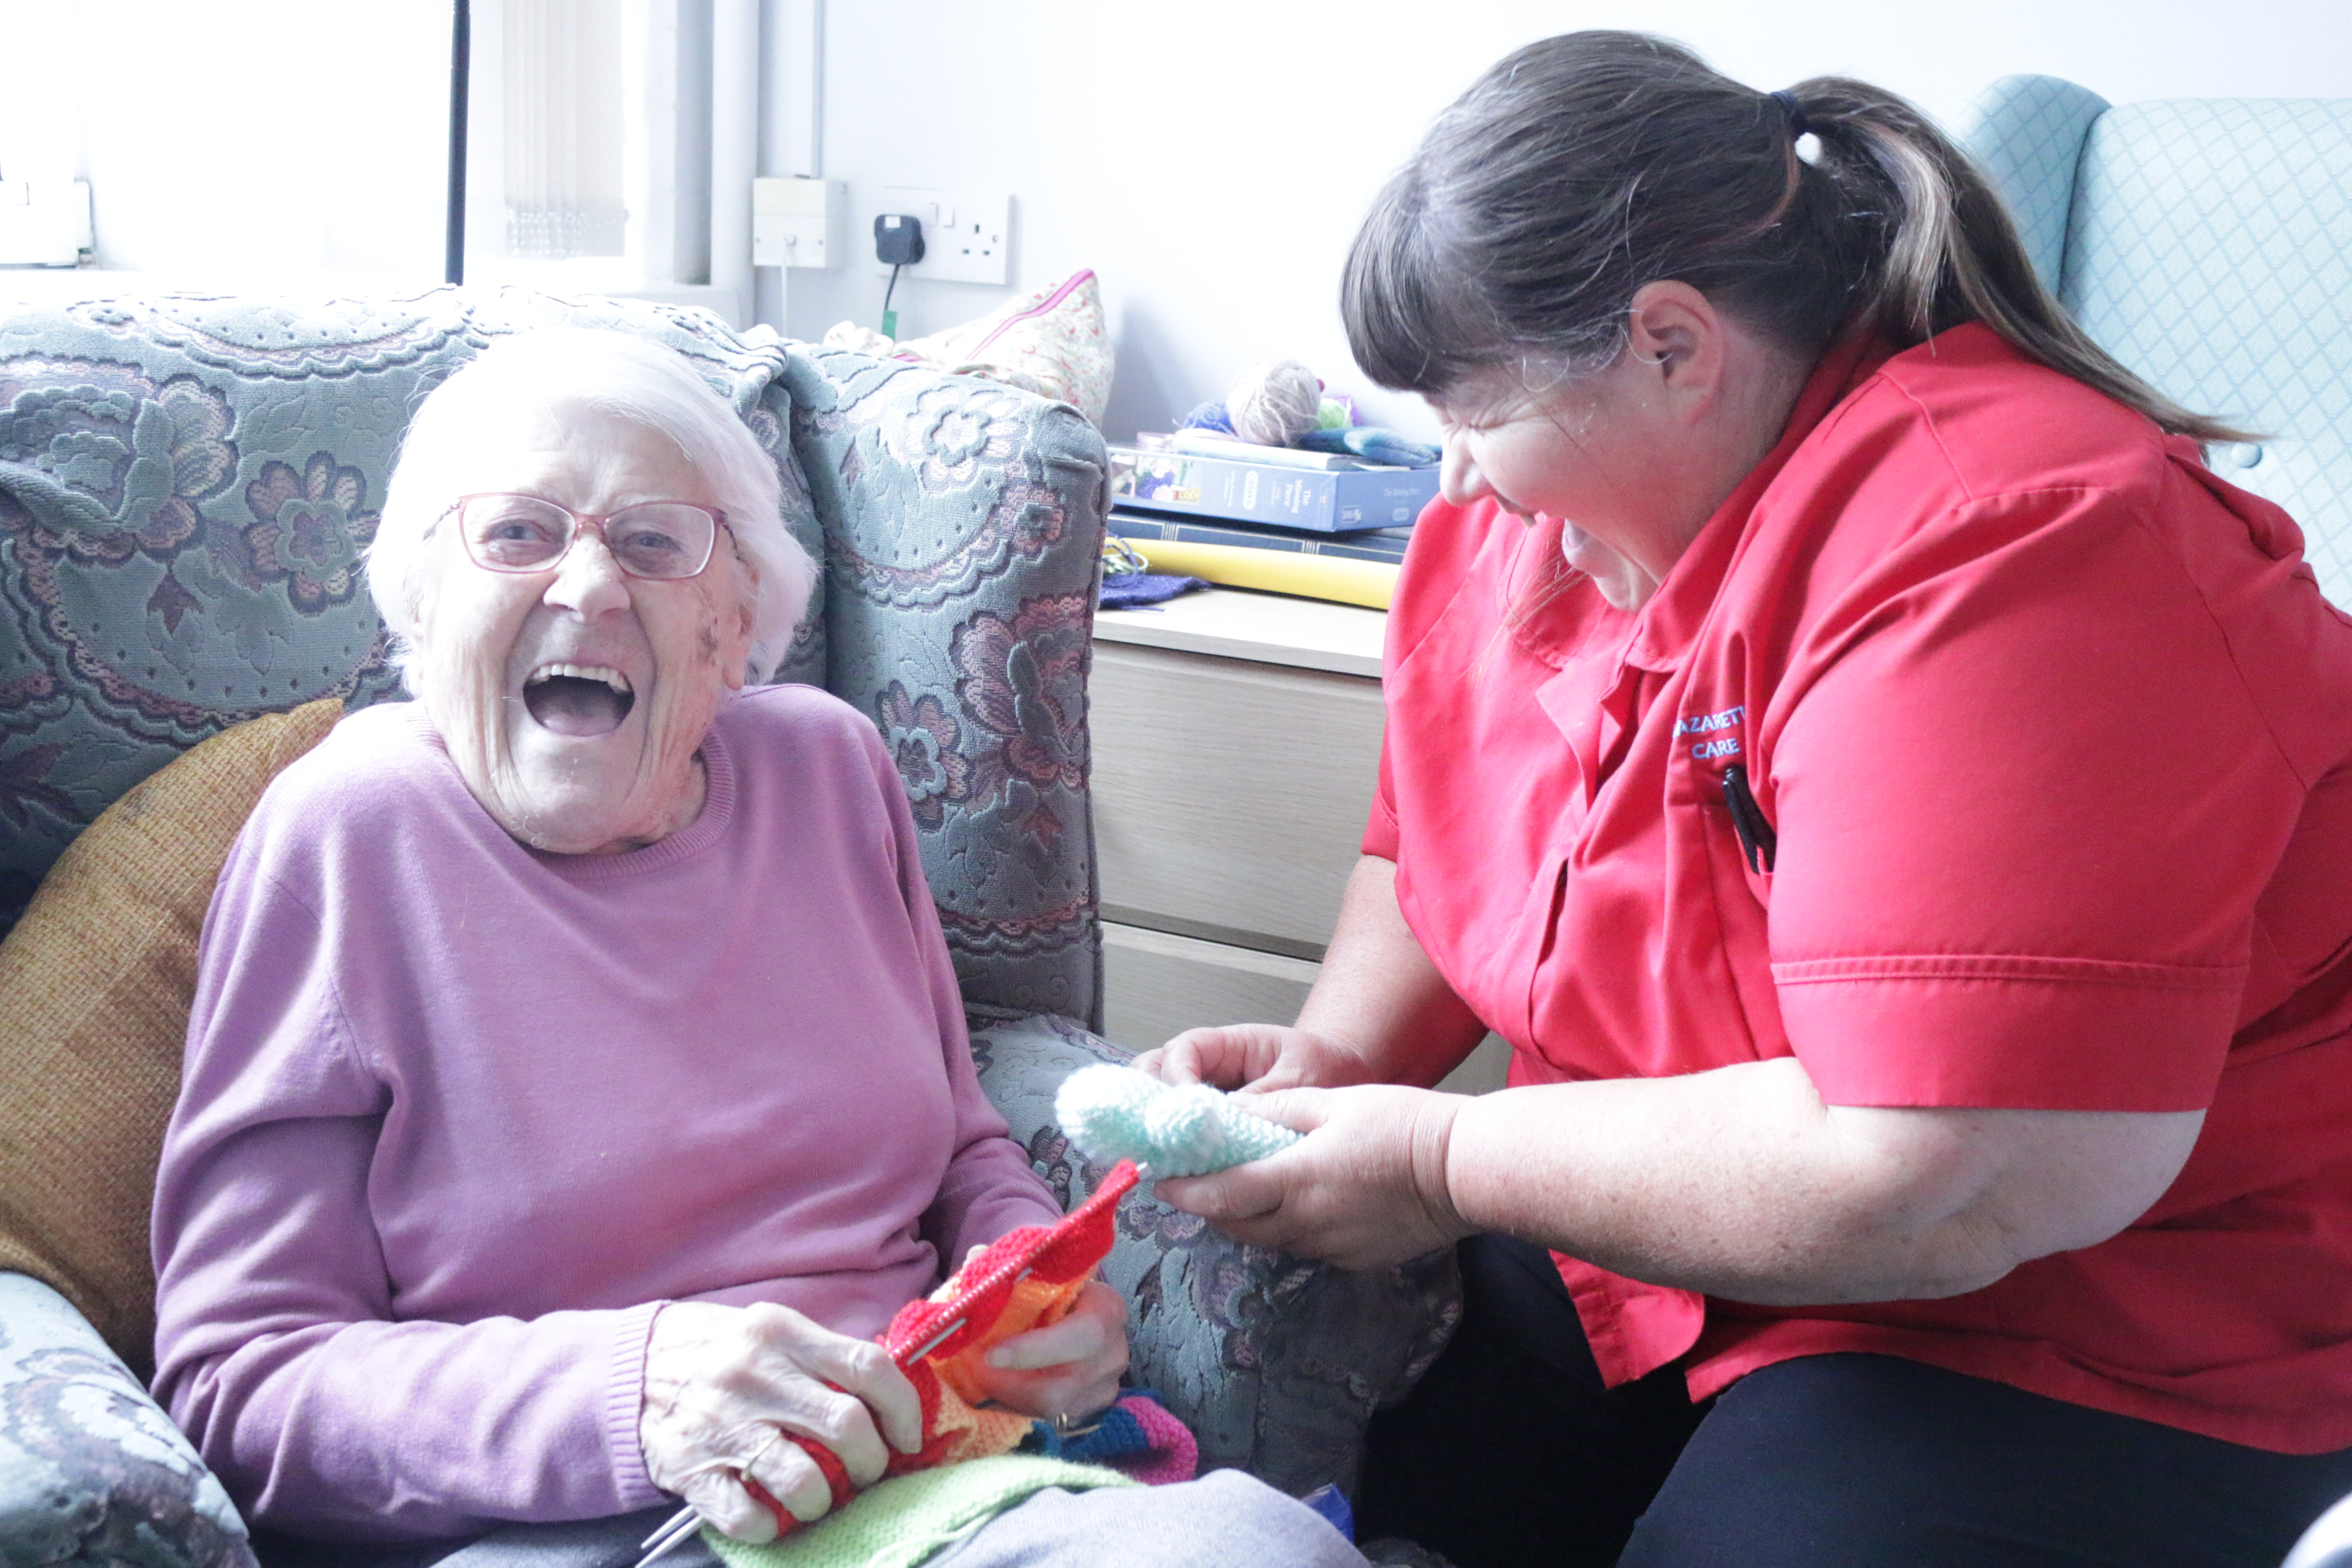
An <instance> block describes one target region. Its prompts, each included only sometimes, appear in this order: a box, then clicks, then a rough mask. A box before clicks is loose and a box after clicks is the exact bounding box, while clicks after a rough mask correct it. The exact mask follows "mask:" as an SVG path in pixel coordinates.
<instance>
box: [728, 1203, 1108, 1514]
mask: <svg viewBox="0 0 2352 1568" xmlns="http://www.w3.org/2000/svg"><path fill="white" fill-rule="evenodd" d="M1135 1183H1136V1170H1135V1164H1134V1163H1133V1162H1132V1161H1129V1160H1121V1161H1120V1162H1119V1163H1118V1164H1116V1165H1113V1166H1112V1167H1111V1169H1110V1173H1109V1174H1108V1175H1107V1176H1105V1177H1104V1178H1103V1180H1102V1184H1101V1185H1100V1186H1097V1188H1095V1190H1094V1192H1093V1194H1091V1195H1089V1196H1088V1197H1087V1201H1086V1202H1084V1203H1082V1204H1080V1205H1078V1206H1077V1207H1076V1208H1074V1209H1072V1210H1071V1211H1070V1212H1069V1213H1068V1214H1067V1215H1064V1216H1063V1217H1062V1220H1061V1222H1060V1223H1059V1224H1057V1225H1053V1226H1042V1225H1030V1226H1022V1227H1021V1228H1020V1229H1018V1230H1013V1231H1008V1232H1006V1233H1005V1234H1004V1235H1003V1236H1001V1237H998V1238H997V1239H996V1240H995V1241H994V1242H993V1243H992V1244H991V1245H990V1247H989V1248H988V1249H987V1250H986V1251H985V1252H982V1254H981V1255H980V1256H979V1257H977V1258H973V1259H972V1260H971V1262H970V1263H968V1264H966V1265H964V1267H963V1268H959V1269H958V1270H956V1272H955V1275H954V1277H953V1278H951V1279H949V1281H948V1282H947V1284H946V1285H945V1286H944V1287H942V1288H941V1289H940V1290H939V1291H937V1292H935V1293H934V1294H933V1295H932V1296H929V1297H927V1298H925V1299H923V1300H919V1301H909V1302H908V1303H907V1304H906V1305H905V1306H903V1307H901V1308H899V1309H898V1316H896V1317H894V1318H892V1319H891V1320H890V1326H889V1328H887V1330H885V1331H883V1333H882V1336H881V1344H882V1348H883V1349H885V1350H887V1351H888V1352H890V1359H891V1360H892V1361H895V1362H897V1363H898V1368H899V1370H900V1371H902V1372H904V1373H906V1374H907V1376H908V1380H909V1381H910V1382H912V1383H913V1384H914V1385H915V1394H916V1395H917V1397H918V1398H919V1399H920V1400H921V1401H922V1409H923V1447H922V1448H921V1450H920V1451H919V1452H917V1453H912V1454H901V1453H898V1451H896V1450H895V1449H894V1450H892V1452H891V1454H890V1463H889V1467H888V1468H887V1469H886V1470H885V1471H884V1472H883V1473H884V1474H885V1475H887V1476H902V1475H905V1474H907V1473H908V1471H910V1470H927V1469H929V1468H932V1467H934V1466H936V1465H938V1464H940V1463H941V1462H942V1461H944V1460H945V1459H947V1458H949V1457H950V1452H949V1451H950V1449H951V1448H952V1447H955V1445H956V1443H957V1441H958V1440H959V1439H960V1438H961V1437H964V1436H967V1435H968V1434H967V1432H965V1431H963V1430H960V1429H953V1430H951V1429H949V1428H948V1427H946V1426H943V1425H942V1423H941V1415H942V1410H943V1406H944V1405H946V1402H947V1400H948V1399H949V1398H950V1397H953V1398H955V1400H956V1408H957V1409H959V1410H963V1409H965V1408H966V1407H965V1406H964V1405H963V1401H962V1397H961V1391H960V1390H955V1389H953V1388H952V1386H951V1385H952V1384H956V1383H960V1382H962V1381H964V1379H963V1378H961V1377H959V1376H957V1375H956V1374H958V1373H965V1372H966V1371H967V1368H968V1366H969V1364H970V1363H971V1362H973V1361H976V1360H977V1358H979V1357H980V1356H982V1355H985V1354H986V1353H987V1352H988V1351H989V1349H990V1347H991V1346H992V1345H994V1344H996V1343H997V1342H999V1341H1000V1340H1004V1339H1009V1338H1011V1337H1012V1336H1013V1335H1014V1334H1018V1333H1025V1332H1027V1331H1029V1330H1031V1329H1034V1328H1043V1327H1045V1325H1047V1324H1049V1323H1054V1322H1058V1321H1060V1320H1061V1318H1062V1315H1063V1314H1064V1313H1065V1312H1066V1311H1068V1310H1069V1308H1070V1303H1071V1302H1072V1301H1073V1300H1076V1298H1077V1294H1078V1291H1079V1290H1080V1289H1082V1288H1083V1287H1084V1286H1085V1284H1086V1282H1087V1279H1091V1278H1092V1277H1093V1274H1094V1269H1095V1265H1096V1264H1097V1263H1100V1262H1101V1261H1102V1260H1103V1259H1104V1258H1107V1257H1108V1256H1109V1254H1110V1246H1111V1241H1112V1239H1113V1237H1114V1236H1115V1235H1116V1231H1115V1229H1114V1226H1113V1221H1114V1220H1115V1218H1116V1216H1117V1215H1118V1201H1119V1199H1121V1198H1123V1197H1125V1196H1126V1195H1127V1194H1128V1193H1129V1191H1130V1190H1131V1189H1132V1188H1133V1187H1134V1185H1135ZM1032 1282H1034V1285H1036V1286H1040V1287H1045V1289H1027V1288H1025V1287H1029V1286H1031V1284H1032ZM1008 1308H1010V1309H1012V1310H1010V1311H1009V1312H1008V1310H1007V1309H1008ZM959 1363H962V1364H959ZM942 1369H944V1371H945V1372H946V1373H947V1376H946V1377H944V1378H943V1377H942V1375H941V1372H942ZM785 1437H786V1439H787V1440H788V1441H790V1442H793V1443H797V1444H799V1445H800V1446H801V1448H802V1450H803V1452H805V1453H806V1454H807V1455H808V1457H809V1458H812V1459H814V1460H815V1461H816V1466H817V1468H818V1469H820V1470H822V1471H823V1472H824V1479H825V1480H826V1482H827V1483H828V1484H830V1485H831V1487H832V1488H833V1506H834V1507H835V1508H839V1507H841V1506H842V1504H844V1503H845V1502H847V1501H848V1500H850V1499H851V1498H853V1497H855V1496H856V1495H857V1489H856V1488H855V1487H853V1486H852V1485H850V1481H849V1471H848V1470H847V1469H846V1468H844V1466H843V1465H842V1462H841V1459H840V1458H839V1457H838V1456H837V1455H835V1453H834V1451H833V1450H832V1449H830V1448H828V1447H825V1446H824V1444H822V1443H819V1442H817V1441H816V1440H814V1438H809V1437H797V1436H793V1435H792V1434H790V1433H786V1434H785ZM743 1485H744V1488H745V1489H747V1490H748V1491H750V1493H751V1496H752V1498H753V1499H754V1500H756V1501H758V1502H759V1504H760V1505H761V1507H762V1508H764V1509H766V1510H768V1511H769V1512H770V1513H772V1514H773V1515H774V1516H775V1520H776V1533H777V1534H778V1535H782V1534H784V1533H785V1532H786V1531H792V1530H794V1529H797V1528H798V1527H799V1525H800V1521H799V1520H798V1519H796V1518H794V1517H793V1513H792V1511H791V1510H789V1509H787V1508H785V1507H784V1505H783V1504H782V1503H781V1502H778V1501H777V1500H775V1499H774V1498H773V1497H772V1496H770V1495H769V1493H768V1490H767V1489H766V1488H764V1487H762V1486H761V1485H760V1484H759V1482H757V1481H755V1480H753V1479H751V1478H750V1477H749V1476H746V1477H744V1478H743Z"/></svg>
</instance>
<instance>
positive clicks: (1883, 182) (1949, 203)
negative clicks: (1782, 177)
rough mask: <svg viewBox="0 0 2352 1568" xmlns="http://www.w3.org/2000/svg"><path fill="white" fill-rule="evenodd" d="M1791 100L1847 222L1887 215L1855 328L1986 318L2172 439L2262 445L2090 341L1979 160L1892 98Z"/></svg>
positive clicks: (1862, 87)
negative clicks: (2049, 283)
mask: <svg viewBox="0 0 2352 1568" xmlns="http://www.w3.org/2000/svg"><path fill="white" fill-rule="evenodd" d="M1774 96H1776V97H1781V96H1785V97H1786V98H1787V99H1788V100H1790V101H1791V102H1792V104H1793V106H1794V111H1795V113H1797V114H1799V115H1801V117H1802V124H1803V128H1804V129H1805V130H1806V131H1808V132H1811V134H1812V135H1813V136H1814V137H1815V138H1816V139H1817V140H1818V141H1819V142H1820V143H1821V146H1822V152H1821V154H1820V157H1819V159H1818V160H1817V161H1818V163H1820V164H1821V165H1822V168H1823V169H1824V171H1825V172H1826V173H1827V174H1829V175H1830V180H1829V181H1828V182H1827V183H1828V184H1831V185H1832V186H1833V187H1834V188H1835V189H1836V190H1837V191H1838V193H1839V195H1841V196H1842V197H1843V205H1845V207H1846V212H1847V221H1848V222H1849V223H1864V222H1868V221H1869V219H1868V218H1867V217H1866V216H1865V215H1870V214H1874V213H1882V212H1883V213H1885V214H1886V215H1887V216H1886V218H1885V219H1884V220H1880V221H1879V222H1878V223H1877V224H1875V225H1874V226H1877V227H1879V228H1880V231H1881V237H1880V239H1879V242H1878V245H1877V247H1876V248H1877V249H1878V252H1879V260H1878V262H1877V265H1876V266H1875V267H1874V268H1873V269H1872V271H1871V273H1870V274H1869V275H1868V276H1867V277H1866V278H1865V279H1864V282H1863V284H1862V288H1861V296H1860V298H1859V299H1857V300H1856V301H1855V309H1854V311H1853V323H1854V324H1855V325H1865V326H1868V327H1869V328H1871V329H1873V330H1874V331H1876V332H1877V333H1878V334H1879V335H1880V336H1882V337H1884V338H1885V339H1887V340H1888V341H1889V342H1894V343H1896V344H1898V345H1902V346H1906V347H1907V346H1909V345H1911V344H1914V343H1918V342H1925V341H1926V340H1927V339H1928V338H1930V337H1933V336H1934V335H1935V334H1936V333H1937V332H1940V331H1944V330H1945V329H1946V328H1948V327H1953V326H1958V324H1959V323H1961V322H1963V321H1982V322H1983V323H1984V324H1985V325H1986V326H1988V327H1990V328H1991V329H1992V330H1993V331H1996V332H1998V333H2000V335H2001V336H2002V337H2003V338H2005V339H2007V340H2008V341H2009V342H2011V344H2013V345H2015V347H2016V348H2017V349H2018V350H2020V351H2021V353H2024V354H2025V355H2026V356H2027V357H2028V358H2030V359H2032V360H2035V361H2037V362H2039V363H2042V364H2045V365H2047V366H2049V367H2050V368H2051V369H2052V370H2054V371H2057V372H2059V373H2060V374H2064V375H2069V376H2072V377H2074V379H2075V380H2076V381H2079V382H2082V383H2083V384H2085V385H2087V386H2091V387H2095V388H2096V389H2097V390H2099V391H2101V392H2104V393H2105V394H2106V395H2108V396H2109V397H2112V398H2114V399H2115V400H2116V402H2118V403H2121V404H2123V405H2126V406H2127V407H2131V408H2136V409H2137V410H2138V411H2139V412H2140V413H2142V414H2145V415H2147V416H2148V417H2149V418H2150V419H2152V420H2154V421H2155V422H2156V423H2157V424H2158V426H2161V427H2162V428H2164V429H2165V430H2167V431H2168V432H2170V433H2172V434H2174V435H2180V436H2190V437H2195V438H2196V439H2198V440H2200V441H2216V442H2218V441H2245V440H2251V439H2253V437H2250V436H2248V435H2246V434H2244V433H2243V432H2241V431H2238V430H2235V429H2232V428H2231V427H2230V426H2226V425H2223V424H2222V423H2221V422H2220V421H2219V420H2216V419H2212V418H2209V417H2207V416H2204V415H2201V414H2196V413H2192V412H2191V411H2189V409H2187V408H2184V407H2182V406H2181V405H2179V404H2178V403H2175V402H2174V401H2173V400H2172V399H2170V398H2168V397H2167V396H2165V395H2164V394H2162V393H2160V392H2158V391H2157V390H2156V389H2155V388H2154V387H2152V386H2150V385H2148V384H2147V383H2146V382H2145V381H2142V380H2141V379H2140V378H2139V377H2138V376H2137V375H2135V374H2132V373H2131V372H2130V371H2128V370H2126V369H2125V368H2124V366H2123V365H2122V364H2121V363H2117V361H2116V359H2115V357H2114V356H2113V355H2111V354H2109V353H2107V352H2106V350H2105V349H2103V348H2101V347H2100V346H2099V345H2098V344H2097V343H2095V342H2093V341H2092V340H2091V337H2090V335H2089V334H2088V333H2086V332H2084V331H2083V329H2082V328H2081V327H2079V326H2077V325H2076V324H2075V322H2074V318H2073V317H2072V316H2070V315H2068V314H2067V313H2066V309H2065V307H2064V306H2063V305H2061V304H2060V303H2059V302H2058V300H2057V298H2056V296H2054V295H2053V294H2052V293H2051V292H2050V290H2049V289H2048V288H2047V287H2046V286H2045V285H2044V284H2043V283H2042V279H2041V276H2040V274H2038V273H2036V272H2035V271H2034V270H2033V264H2032V261H2031V260H2030V259H2029V258H2027V256H2026V253H2025V246H2024V242H2023V241H2022V240H2021V239H2020V238H2019V237H2018V233H2017V225H2016V223H2015V221H2014V220H2013V219H2011V216H2010V214H2009V209H2008V207H2007V206H2006V205H2004V204H2003V203H2002V201H2001V199H2000V194H1999V193H1998V192H1996V191H1995V190H1994V189H1993V187H1992V184H1991V182H1990V181H1989V180H1987V179H1986V178H1985V176H1984V174H1983V172H1982V171H1981V170H1979V168H1978V167H1977V166H1976V163H1975V162H1974V160H1972V159H1970V158H1969V155H1968V154H1967V153H1965V152H1963V151H1962V150H1961V149H1960V148H1959V146H1958V144H1957V143H1955V142H1952V140H1951V139H1950V138H1949V137H1947V136H1946V135H1945V134H1944V133H1943V132H1941V131H1939V130H1937V128H1936V126H1935V124H1934V123H1933V122H1932V121H1929V120H1928V119H1927V117H1926V116H1925V115H1922V114H1921V113H1920V112H1919V111H1918V110H1916V109H1914V108H1913V107H1911V105H1910V104H1908V103H1906V102H1905V101H1904V100H1902V99H1900V98H1897V97H1895V95H1894V94H1893V93H1890V92H1886V91H1884V90H1882V89H1878V88H1874V87H1872V86H1871V85H1870V84H1869V83H1867V82H1860V81H1855V80H1853V79H1850V78H1845V77H1816V78H1815V79H1812V80H1811V81H1807V82H1803V83H1801V84H1799V85H1798V86H1797V87H1795V88H1794V89H1790V91H1789V92H1788V93H1787V94H1786V95H1780V94H1775V95H1774Z"/></svg>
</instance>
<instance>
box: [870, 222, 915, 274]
mask: <svg viewBox="0 0 2352 1568" xmlns="http://www.w3.org/2000/svg"><path fill="white" fill-rule="evenodd" d="M922 258H923V220H922V219H921V218H919V217H914V216H909V215H908V214H906V213H883V214H881V215H880V216H877V218H875V220H874V259H875V260H877V261H879V262H882V263H884V264H885V265H887V266H890V267H912V266H914V265H915V264H916V263H917V262H919V261H920V260H922Z"/></svg>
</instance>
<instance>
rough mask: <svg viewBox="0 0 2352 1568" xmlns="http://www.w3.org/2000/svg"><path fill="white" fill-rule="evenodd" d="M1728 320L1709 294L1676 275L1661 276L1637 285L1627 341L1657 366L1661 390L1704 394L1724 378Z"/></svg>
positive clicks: (1628, 314) (1627, 323)
mask: <svg viewBox="0 0 2352 1568" xmlns="http://www.w3.org/2000/svg"><path fill="white" fill-rule="evenodd" d="M1725 325H1726V323H1725V321H1724V318H1723V313H1722V312H1721V311H1719V310H1717V309H1716V308H1715V305H1714V303H1713V302H1712V301H1711V300H1708V299H1707V297H1706V295H1704V294H1702V293H1700V292H1699V291H1698V290H1697V289H1694V288H1692V287H1691V286H1690V285H1689V284H1687V283H1685V282H1682V281H1681V280H1679V279H1672V278H1668V279H1660V280H1658V281H1657V282H1654V283H1644V284H1643V285H1642V286H1641V287H1640V288H1639V289H1634V290H1633V303H1632V304H1630V305H1629V306H1627V308H1626V311H1625V342H1626V347H1627V348H1628V350H1630V351H1631V352H1632V353H1633V356H1634V357H1635V358H1637V359H1639V360H1640V361H1641V362H1642V363H1644V364H1646V365H1650V366H1652V367H1653V368H1654V374H1655V376H1656V379H1657V382H1658V384H1659V386H1660V387H1661V388H1662V389H1663V390H1664V391H1667V392H1669V393H1682V394H1685V395H1687V394H1694V393H1696V394H1699V395H1709V394H1712V393H1713V392H1714V391H1715V390H1716V388H1717V386H1718V385H1719V384H1721V382H1722V379H1723V363H1724V346H1725V345H1724V328H1725Z"/></svg>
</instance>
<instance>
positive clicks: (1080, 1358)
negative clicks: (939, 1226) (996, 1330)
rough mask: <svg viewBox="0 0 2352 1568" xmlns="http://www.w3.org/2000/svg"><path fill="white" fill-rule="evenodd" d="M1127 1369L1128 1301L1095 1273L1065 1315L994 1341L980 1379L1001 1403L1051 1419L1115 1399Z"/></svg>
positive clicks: (1090, 1412) (1091, 1409) (1086, 1411)
mask: <svg viewBox="0 0 2352 1568" xmlns="http://www.w3.org/2000/svg"><path fill="white" fill-rule="evenodd" d="M982 1250H984V1249H983V1248H979V1247H975V1248H973V1251H974V1253H975V1255H976V1254H977V1253H979V1252H980V1251H982ZM1126 1370H1127V1302H1126V1300H1124V1299H1123V1298H1122V1297H1121V1296H1120V1295H1119V1293H1118V1291H1116V1290H1114V1289H1111V1288H1110V1287H1109V1286H1108V1285H1106V1284H1104V1283H1103V1282H1102V1281H1101V1280H1099V1279H1090V1280H1088V1281H1087V1288H1086V1289H1084V1290H1081V1291H1080V1292H1079V1293H1078V1299H1077V1300H1076V1301H1073V1302H1072V1303H1070V1310H1069V1311H1068V1312H1066V1313H1065V1314H1064V1315H1063V1317H1062V1320H1061V1321H1059V1322H1057V1323H1053V1324H1050V1325H1048V1326H1047V1327H1045V1328H1042V1329H1032V1330H1030V1331H1028V1332H1027V1333H1025V1334H1014V1335H1013V1337H1012V1338H1010V1339H1008V1340H1006V1341H1004V1342H1003V1343H1002V1344H999V1345H995V1346H992V1348H991V1349H990V1350H989V1352H988V1354H987V1355H986V1356H984V1357H983V1358H982V1362H981V1371H980V1384H981V1389H982V1393H983V1394H986V1395H987V1397H989V1398H991V1399H993V1400H994V1401H996V1403H998V1404H999V1405H1005V1406H1007V1407H1009V1408H1011V1409H1013V1410H1018V1411H1019V1412H1021V1414H1022V1415H1034V1416H1037V1417H1040V1418H1042V1419H1044V1420H1047V1421H1051V1420H1052V1419H1054V1417H1055V1416H1057V1415H1093V1414H1094V1413H1095V1412H1096V1411H1097V1410H1100V1409H1102V1408H1103V1407H1104V1406H1105V1405H1108V1404H1110V1403H1111V1402H1112V1401H1113V1400H1115V1399H1117V1398H1118V1376H1119V1373H1123V1372H1125V1371H1126Z"/></svg>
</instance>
